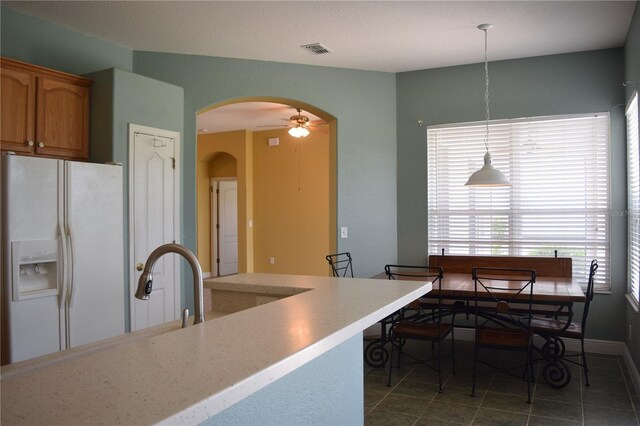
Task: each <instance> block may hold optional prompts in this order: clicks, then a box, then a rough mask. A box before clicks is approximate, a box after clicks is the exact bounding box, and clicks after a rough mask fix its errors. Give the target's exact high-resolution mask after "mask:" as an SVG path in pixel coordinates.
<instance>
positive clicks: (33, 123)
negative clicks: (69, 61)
mask: <svg viewBox="0 0 640 426" xmlns="http://www.w3.org/2000/svg"><path fill="white" fill-rule="evenodd" d="M0 75H1V78H2V86H1V87H0V97H1V98H2V111H1V120H2V121H1V123H0V127H1V128H2V150H3V151H15V152H17V153H22V154H26V155H41V156H47V157H56V158H65V159H76V160H86V159H87V158H88V157H89V91H90V86H91V80H88V79H86V78H83V77H78V76H75V75H72V74H67V73H63V72H59V71H54V70H50V69H47V68H43V67H38V66H35V65H30V64H26V63H24V62H19V61H14V60H12V59H7V58H0Z"/></svg>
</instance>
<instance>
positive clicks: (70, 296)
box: [67, 223, 76, 308]
mask: <svg viewBox="0 0 640 426" xmlns="http://www.w3.org/2000/svg"><path fill="white" fill-rule="evenodd" d="M67 237H68V242H67V244H68V245H69V261H68V263H67V264H68V265H69V273H68V274H69V280H68V281H69V294H68V295H67V305H68V306H69V308H71V306H72V305H73V299H74V297H73V296H74V293H75V292H74V291H73V290H74V289H73V286H74V284H75V283H74V279H73V278H74V274H73V272H74V271H73V269H74V266H75V265H74V261H75V259H76V256H75V253H74V245H73V229H72V228H71V224H70V223H67Z"/></svg>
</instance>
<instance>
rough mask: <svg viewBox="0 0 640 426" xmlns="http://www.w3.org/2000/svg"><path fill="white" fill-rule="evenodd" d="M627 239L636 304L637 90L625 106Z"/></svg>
mask: <svg viewBox="0 0 640 426" xmlns="http://www.w3.org/2000/svg"><path fill="white" fill-rule="evenodd" d="M626 115H627V182H628V183H627V185H628V186H627V191H628V192H627V206H628V207H627V208H628V227H629V237H628V239H627V244H628V248H627V253H628V256H629V257H628V265H629V266H628V272H627V273H628V276H627V282H628V283H629V297H630V298H631V300H633V301H634V302H635V306H636V307H637V306H638V302H639V299H640V149H639V147H638V145H639V144H640V142H639V141H638V139H639V137H640V136H639V135H638V131H639V130H638V92H636V93H635V94H634V95H633V97H632V98H631V102H630V103H629V105H628V106H627V112H626Z"/></svg>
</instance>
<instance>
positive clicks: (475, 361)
mask: <svg viewBox="0 0 640 426" xmlns="http://www.w3.org/2000/svg"><path fill="white" fill-rule="evenodd" d="M477 338H478V337H477V336H476V339H477ZM477 368H478V344H477V343H476V344H474V349H473V374H472V377H473V384H472V385H471V397H475V396H476V370H477Z"/></svg>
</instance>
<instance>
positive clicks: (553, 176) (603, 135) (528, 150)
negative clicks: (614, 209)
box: [427, 113, 611, 291]
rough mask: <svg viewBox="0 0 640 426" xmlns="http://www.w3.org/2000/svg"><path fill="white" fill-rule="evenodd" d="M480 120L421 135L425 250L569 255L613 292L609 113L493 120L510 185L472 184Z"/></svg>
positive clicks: (497, 155)
mask: <svg viewBox="0 0 640 426" xmlns="http://www.w3.org/2000/svg"><path fill="white" fill-rule="evenodd" d="M484 136H485V123H484V122H482V123H480V122H478V123H465V124H451V125H440V126H431V127H429V128H428V131H427V137H428V143H427V168H428V173H427V179H428V183H427V188H428V196H427V202H428V208H427V211H428V234H429V235H428V249H429V253H430V254H439V253H440V251H441V250H442V249H445V252H446V253H448V254H463V255H505V256H553V255H554V254H555V250H557V251H558V256H559V257H571V258H572V259H573V276H574V278H578V279H579V280H580V281H581V282H582V283H584V284H585V285H586V282H587V278H588V273H589V264H590V263H591V260H592V259H594V258H595V259H598V264H599V269H598V273H597V274H596V284H595V286H596V290H598V291H609V290H610V288H611V287H610V279H609V276H610V272H609V271H610V259H609V229H610V195H609V114H608V113H602V114H590V115H579V116H576V115H572V116H559V117H538V118H527V119H517V120H493V121H491V122H490V124H489V151H490V152H491V156H492V158H493V165H494V166H495V167H497V168H498V169H499V170H500V171H502V172H503V173H504V174H505V175H506V176H507V178H508V179H509V180H510V181H511V183H512V186H511V187H496V188H486V187H485V188H470V187H466V186H464V184H465V182H466V181H467V179H468V178H469V176H470V175H471V174H472V173H473V172H474V171H476V170H478V169H479V168H480V167H481V166H482V159H483V156H484V154H485V145H484Z"/></svg>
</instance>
